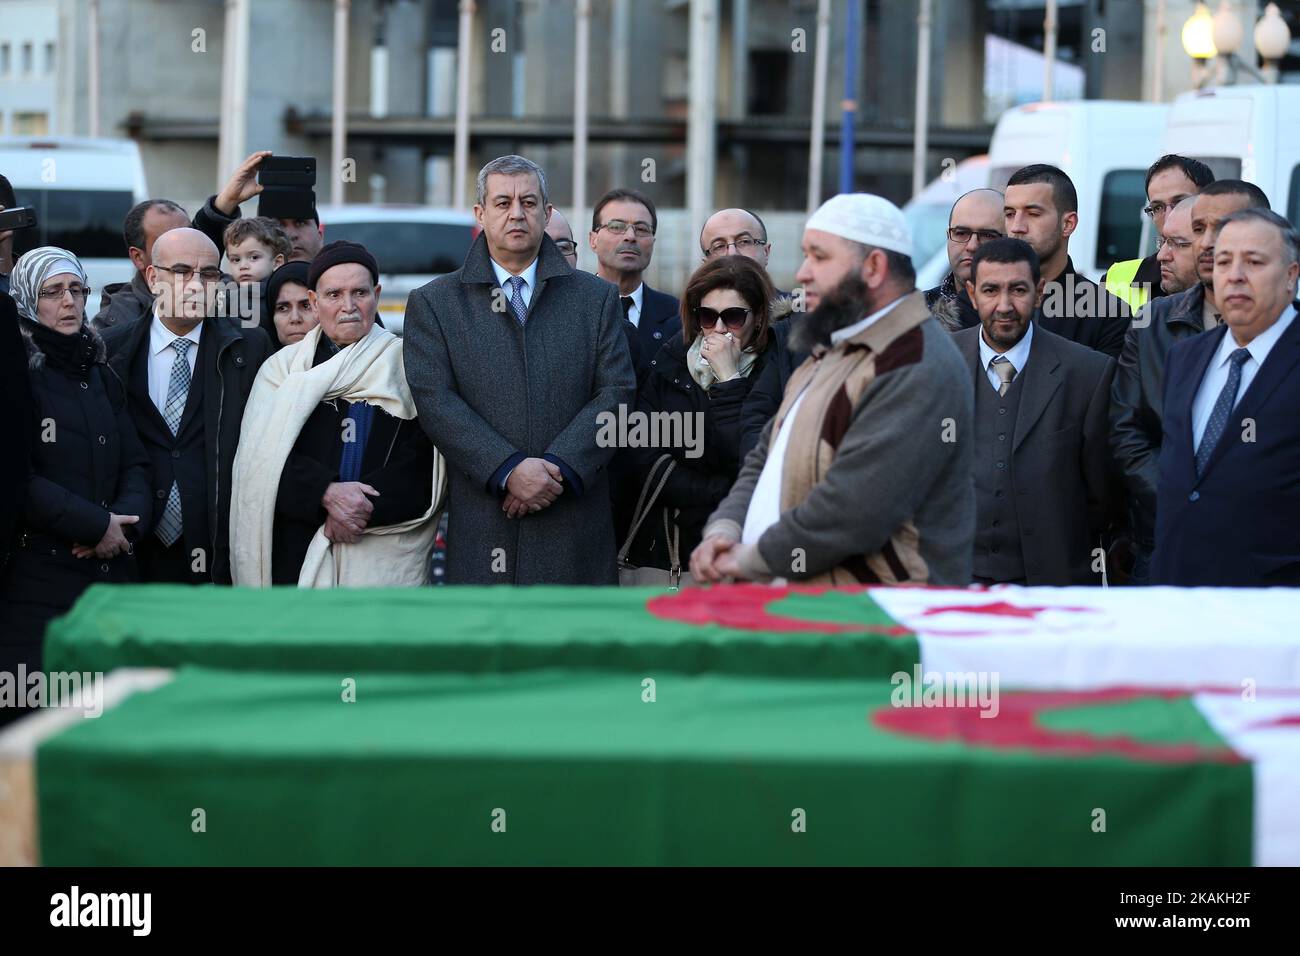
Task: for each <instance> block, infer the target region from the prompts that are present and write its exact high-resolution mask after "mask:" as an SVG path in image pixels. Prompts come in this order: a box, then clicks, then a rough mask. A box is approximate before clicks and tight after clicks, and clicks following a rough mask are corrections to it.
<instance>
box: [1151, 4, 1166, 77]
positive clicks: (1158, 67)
mask: <svg viewBox="0 0 1300 956" xmlns="http://www.w3.org/2000/svg"><path fill="white" fill-rule="evenodd" d="M1165 13H1166V10H1165V0H1156V50H1155V58H1154V59H1155V63H1154V64H1153V65H1154V72H1155V76H1154V77H1153V78H1152V81H1151V102H1153V103H1163V102H1164V100H1165V34H1166V33H1168V31H1169V25H1168V23H1167V22H1166V20H1165Z"/></svg>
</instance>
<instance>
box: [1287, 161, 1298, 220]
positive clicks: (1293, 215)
mask: <svg viewBox="0 0 1300 956" xmlns="http://www.w3.org/2000/svg"><path fill="white" fill-rule="evenodd" d="M1286 217H1287V219H1289V220H1290V221H1291V225H1293V226H1294V225H1295V224H1296V223H1298V222H1300V163H1297V164H1296V168H1295V169H1293V170H1291V198H1290V199H1289V200H1288V201H1287V207H1286Z"/></svg>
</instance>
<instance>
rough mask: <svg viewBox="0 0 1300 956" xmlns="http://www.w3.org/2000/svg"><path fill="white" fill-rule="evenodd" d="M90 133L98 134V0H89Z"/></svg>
mask: <svg viewBox="0 0 1300 956" xmlns="http://www.w3.org/2000/svg"><path fill="white" fill-rule="evenodd" d="M87 26H88V28H89V31H90V58H89V59H90V63H89V69H90V77H89V79H90V90H89V98H90V104H89V106H90V135H91V136H98V135H99V0H90V16H89V17H88V18H87Z"/></svg>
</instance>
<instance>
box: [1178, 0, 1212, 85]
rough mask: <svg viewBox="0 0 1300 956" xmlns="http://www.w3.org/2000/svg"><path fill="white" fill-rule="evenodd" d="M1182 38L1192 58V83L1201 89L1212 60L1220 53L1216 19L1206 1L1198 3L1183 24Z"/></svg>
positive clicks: (1207, 76) (1207, 77) (1185, 48)
mask: <svg viewBox="0 0 1300 956" xmlns="http://www.w3.org/2000/svg"><path fill="white" fill-rule="evenodd" d="M1182 39H1183V49H1184V50H1185V51H1187V55H1188V56H1190V57H1191V58H1192V84H1193V85H1194V86H1196V88H1197V89H1200V88H1201V87H1202V86H1204V85H1205V84H1206V82H1208V80H1209V75H1210V71H1209V69H1208V65H1209V62H1210V60H1212V59H1214V57H1216V56H1218V53H1219V51H1218V48H1217V47H1215V45H1214V20H1213V18H1212V17H1211V16H1210V9H1209V7H1207V6H1206V5H1205V4H1204V3H1198V4H1197V5H1196V9H1195V10H1193V11H1192V15H1191V16H1190V17H1188V18H1187V22H1186V23H1184V24H1183V34H1182Z"/></svg>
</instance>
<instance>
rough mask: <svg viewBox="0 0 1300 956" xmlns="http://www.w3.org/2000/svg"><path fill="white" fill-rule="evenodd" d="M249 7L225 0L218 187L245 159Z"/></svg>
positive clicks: (240, 1)
mask: <svg viewBox="0 0 1300 956" xmlns="http://www.w3.org/2000/svg"><path fill="white" fill-rule="evenodd" d="M248 9H249V8H248V0H226V23H225V38H224V42H223V45H222V46H223V49H222V59H221V69H222V77H221V120H220V130H219V132H218V140H217V189H221V187H222V186H223V185H225V182H226V179H227V178H228V177H229V176H230V174H231V173H232V172H234V170H235V167H236V166H238V165H239V163H240V161H241V160H242V159H243V158H244V140H245V138H246V137H247V135H248Z"/></svg>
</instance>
